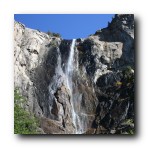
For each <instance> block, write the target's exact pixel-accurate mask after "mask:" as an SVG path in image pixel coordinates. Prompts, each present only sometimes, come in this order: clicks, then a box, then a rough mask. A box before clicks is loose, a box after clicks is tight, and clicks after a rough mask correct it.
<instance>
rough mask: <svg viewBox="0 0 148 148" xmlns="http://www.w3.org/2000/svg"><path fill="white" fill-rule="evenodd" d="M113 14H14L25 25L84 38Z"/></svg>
mask: <svg viewBox="0 0 148 148" xmlns="http://www.w3.org/2000/svg"><path fill="white" fill-rule="evenodd" d="M113 16H114V14H15V15H14V19H15V20H16V21H19V22H21V23H23V24H25V26H26V27H28V28H32V29H39V30H40V31H42V32H47V31H50V32H54V33H60V34H61V36H62V38H64V39H73V38H85V37H87V36H89V35H90V34H94V33H95V32H96V31H97V30H99V29H101V28H105V27H107V25H108V22H110V21H111V20H112V17H113Z"/></svg>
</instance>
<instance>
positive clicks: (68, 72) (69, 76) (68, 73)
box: [66, 39, 81, 134]
mask: <svg viewBox="0 0 148 148" xmlns="http://www.w3.org/2000/svg"><path fill="white" fill-rule="evenodd" d="M75 43H76V39H73V40H72V44H71V46H70V52H69V58H68V62H67V69H66V76H67V78H66V82H67V86H68V89H69V91H70V95H71V106H72V120H73V124H74V126H75V134H81V126H80V125H81V122H80V118H79V116H78V115H77V114H76V112H75V109H74V103H75V102H74V101H75V100H74V98H73V86H72V74H73V65H74V64H73V60H74V49H75Z"/></svg>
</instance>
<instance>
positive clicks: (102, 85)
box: [14, 14, 135, 134]
mask: <svg viewBox="0 0 148 148" xmlns="http://www.w3.org/2000/svg"><path fill="white" fill-rule="evenodd" d="M71 44H72V40H63V39H62V38H59V37H53V36H50V35H47V34H46V33H42V32H39V31H37V30H32V29H29V28H26V27H25V26H24V25H22V24H21V23H18V22H15V23H14V85H15V88H17V89H18V90H19V91H20V93H21V94H22V95H23V96H24V97H26V98H27V102H26V104H24V106H25V108H26V109H27V110H29V111H30V112H32V113H34V114H35V115H36V116H37V117H38V118H39V119H40V121H41V125H40V126H41V128H42V129H43V131H44V132H45V133H47V134H129V133H131V132H133V130H134V52H135V50H134V16H133V15H129V14H127V15H115V18H113V20H112V22H111V23H110V24H109V25H108V27H107V28H104V29H102V30H99V31H96V33H95V34H94V35H91V36H89V37H88V38H86V39H77V40H76V41H75V46H74V47H73V50H74V55H73V60H72V65H73V67H72V73H71V75H70V76H68V75H67V72H66V71H67V68H68V66H69V65H68V58H69V56H70V52H72V51H71V50H72V49H71V48H72V47H71ZM67 77H70V79H71V85H72V87H69V86H68V84H67V79H68V78H67Z"/></svg>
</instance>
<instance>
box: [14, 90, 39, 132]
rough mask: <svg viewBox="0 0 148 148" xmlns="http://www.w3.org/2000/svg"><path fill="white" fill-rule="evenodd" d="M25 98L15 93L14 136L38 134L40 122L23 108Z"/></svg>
mask: <svg viewBox="0 0 148 148" xmlns="http://www.w3.org/2000/svg"><path fill="white" fill-rule="evenodd" d="M25 102H26V100H25V98H23V97H22V96H20V95H19V92H18V90H15V91H14V134H38V132H37V127H38V126H39V122H38V120H37V119H36V118H35V117H34V115H32V114H31V113H29V112H28V111H26V110H25V109H24V108H23V104H24V103H25Z"/></svg>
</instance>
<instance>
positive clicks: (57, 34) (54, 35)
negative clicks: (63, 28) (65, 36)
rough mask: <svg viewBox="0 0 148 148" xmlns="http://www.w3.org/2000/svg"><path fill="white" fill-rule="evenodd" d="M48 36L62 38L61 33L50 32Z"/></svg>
mask: <svg viewBox="0 0 148 148" xmlns="http://www.w3.org/2000/svg"><path fill="white" fill-rule="evenodd" d="M47 34H48V35H49V36H53V37H59V38H61V35H60V34H59V33H52V32H50V31H48V32H47Z"/></svg>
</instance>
